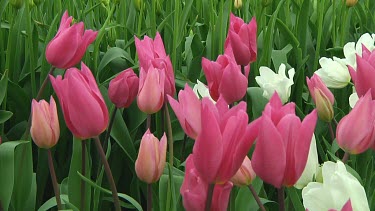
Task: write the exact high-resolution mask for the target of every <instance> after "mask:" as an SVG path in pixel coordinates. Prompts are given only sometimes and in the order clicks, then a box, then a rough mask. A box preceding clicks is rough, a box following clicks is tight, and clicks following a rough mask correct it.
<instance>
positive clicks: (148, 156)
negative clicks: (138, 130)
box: [135, 129, 167, 184]
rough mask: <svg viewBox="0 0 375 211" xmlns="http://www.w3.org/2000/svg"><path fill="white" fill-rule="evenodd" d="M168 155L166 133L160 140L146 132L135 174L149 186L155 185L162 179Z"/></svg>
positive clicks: (148, 131)
mask: <svg viewBox="0 0 375 211" xmlns="http://www.w3.org/2000/svg"><path fill="white" fill-rule="evenodd" d="M166 154H167V138H166V136H165V133H164V135H163V137H162V138H161V139H160V142H159V140H158V139H157V138H156V137H155V136H154V135H153V134H152V133H150V129H148V130H147V131H146V133H145V134H144V135H143V137H142V140H141V146H140V147H139V153H138V157H137V160H136V161H135V172H136V173H137V176H138V178H139V179H140V180H142V181H143V182H146V183H147V184H151V183H154V182H156V181H158V180H159V178H160V177H161V175H162V173H163V170H164V167H165V158H166Z"/></svg>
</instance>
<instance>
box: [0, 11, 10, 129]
mask: <svg viewBox="0 0 375 211" xmlns="http://www.w3.org/2000/svg"><path fill="white" fill-rule="evenodd" d="M0 17H1V16H0ZM7 86H8V70H5V73H4V75H3V76H2V77H1V80H0V105H1V103H2V102H3V100H4V97H5V94H6V92H7ZM0 124H1V122H0Z"/></svg>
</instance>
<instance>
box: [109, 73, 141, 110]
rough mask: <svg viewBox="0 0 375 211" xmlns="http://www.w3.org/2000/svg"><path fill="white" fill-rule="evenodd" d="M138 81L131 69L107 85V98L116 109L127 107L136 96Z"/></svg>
mask: <svg viewBox="0 0 375 211" xmlns="http://www.w3.org/2000/svg"><path fill="white" fill-rule="evenodd" d="M138 88H139V79H138V76H137V75H136V74H135V73H134V71H133V69H131V68H128V69H126V70H124V71H122V72H121V73H120V74H118V75H117V76H116V77H115V78H114V79H112V80H111V82H110V83H109V88H108V96H109V99H110V100H111V101H112V103H113V104H115V105H116V107H117V108H127V107H129V106H130V105H131V104H132V102H133V100H134V99H135V97H136V96H137V94H138Z"/></svg>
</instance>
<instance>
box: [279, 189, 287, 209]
mask: <svg viewBox="0 0 375 211" xmlns="http://www.w3.org/2000/svg"><path fill="white" fill-rule="evenodd" d="M277 198H278V201H279V211H285V200H284V187H281V188H278V189H277Z"/></svg>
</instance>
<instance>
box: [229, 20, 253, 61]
mask: <svg viewBox="0 0 375 211" xmlns="http://www.w3.org/2000/svg"><path fill="white" fill-rule="evenodd" d="M228 46H231V48H232V49H233V54H234V57H235V59H236V62H237V64H238V65H242V66H246V65H248V64H249V63H250V62H254V61H255V60H256V58H257V23H256V21H255V18H252V19H251V21H250V22H249V23H248V24H246V23H245V22H244V21H243V20H242V19H241V18H239V17H236V16H235V15H233V14H232V13H231V14H230V20H229V29H228V36H227V38H226V40H225V45H224V48H228Z"/></svg>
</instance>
